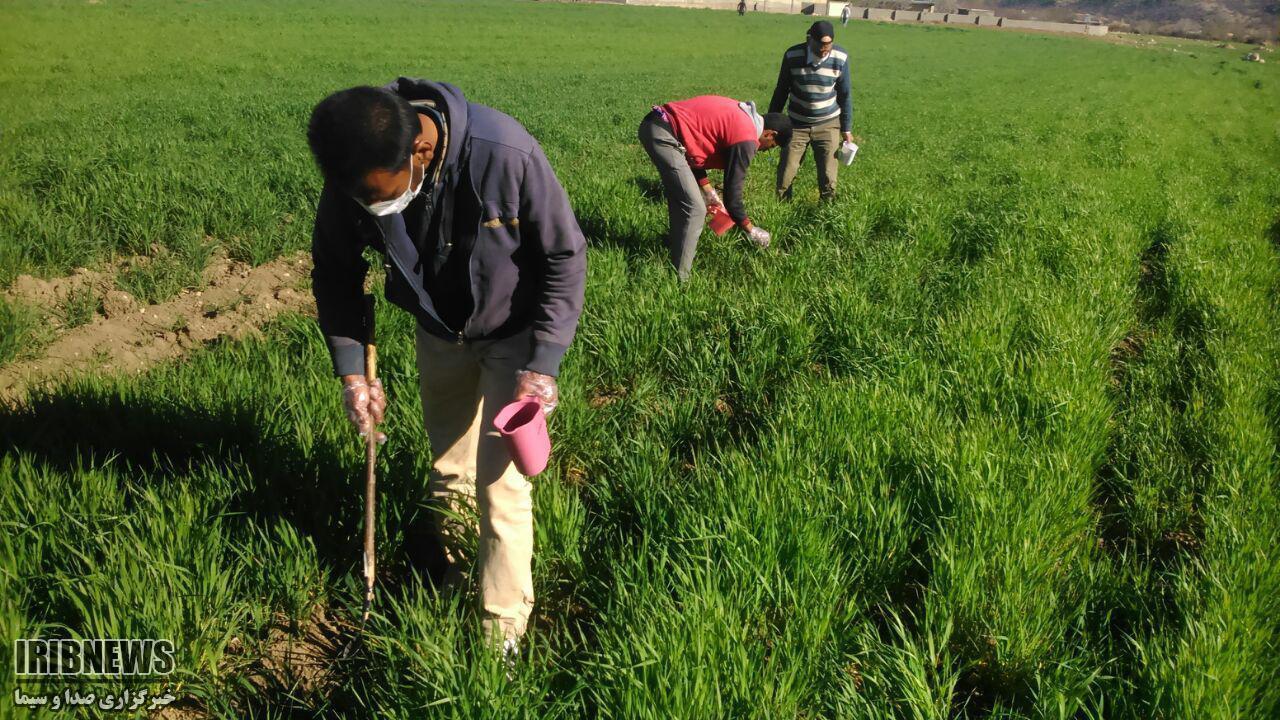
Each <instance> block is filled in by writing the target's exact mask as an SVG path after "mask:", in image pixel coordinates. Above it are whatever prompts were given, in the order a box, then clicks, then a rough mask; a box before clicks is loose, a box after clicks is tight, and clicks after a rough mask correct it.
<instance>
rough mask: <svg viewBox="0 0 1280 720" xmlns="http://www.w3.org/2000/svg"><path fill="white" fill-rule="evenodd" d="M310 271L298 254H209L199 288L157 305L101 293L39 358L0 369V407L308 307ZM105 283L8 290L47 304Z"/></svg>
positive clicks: (89, 279) (63, 281) (87, 275)
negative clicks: (100, 305)
mask: <svg viewBox="0 0 1280 720" xmlns="http://www.w3.org/2000/svg"><path fill="white" fill-rule="evenodd" d="M309 272H310V258H309V257H307V256H306V254H305V253H303V254H295V255H290V256H287V257H280V258H277V259H275V260H273V261H271V262H268V263H266V264H263V265H259V266H258V267H254V268H250V267H249V266H247V265H245V264H243V263H239V262H235V261H232V260H228V259H227V258H225V257H215V258H214V259H213V260H212V262H210V263H209V265H208V266H207V267H206V268H205V271H204V273H203V278H204V282H205V286H204V287H203V288H202V289H200V290H188V291H185V292H183V293H182V294H180V295H178V296H177V297H174V298H171V299H169V300H167V301H165V302H163V303H158V304H154V305H148V306H145V307H141V308H138V307H136V306H134V305H133V304H132V299H131V298H130V297H129V296H128V295H125V294H124V293H119V292H116V291H110V292H107V294H106V297H105V298H104V304H105V305H106V308H105V311H104V312H103V313H100V314H97V315H95V317H94V319H93V320H92V321H91V322H89V323H88V324H86V325H82V326H80V327H76V328H73V329H70V330H67V331H65V332H63V333H61V334H60V335H59V336H58V337H57V338H56V339H55V340H54V341H53V342H52V343H51V344H50V345H49V346H48V347H46V348H44V350H43V351H42V352H41V353H40V355H39V356H38V357H35V358H32V359H27V360H21V361H18V362H13V363H10V364H8V365H6V366H3V367H0V404H8V405H16V404H21V403H22V402H24V401H25V398H26V397H27V395H28V394H29V393H30V392H31V391H33V390H36V389H39V388H42V387H47V386H49V385H50V384H52V383H55V382H58V381H60V380H63V379H67V378H71V377H76V376H82V375H86V374H118V373H140V372H142V371H144V370H146V369H148V368H150V367H152V366H154V365H155V364H157V363H159V362H162V361H165V360H169V359H172V358H176V357H181V356H182V355H185V354H186V353H188V352H190V351H191V350H193V349H195V348H197V347H200V346H201V345H203V344H205V343H207V342H210V341H213V340H216V339H218V338H221V337H224V336H227V337H240V336H243V335H244V334H246V333H248V332H251V331H255V330H257V329H258V328H260V327H262V326H263V325H264V324H266V323H267V322H269V321H271V320H272V319H274V318H276V317H277V316H279V315H280V314H281V313H284V312H303V311H307V310H309V309H310V308H311V307H312V301H311V294H310V293H309V292H307V291H306V290H305V288H303V287H302V285H303V284H304V280H305V278H307V277H308V274H309ZM110 281H111V280H110V278H109V277H105V276H102V274H100V273H92V272H82V273H79V274H77V275H74V276H71V277H69V278H59V279H57V280H52V281H41V280H35V279H33V278H20V279H19V281H18V282H17V283H15V288H14V290H12V291H11V292H10V293H9V294H10V295H12V296H17V297H19V298H20V299H23V300H25V301H27V302H34V303H37V304H41V305H46V306H48V307H47V309H52V306H53V305H56V304H57V303H59V302H61V300H62V299H65V296H66V295H68V294H70V293H74V292H77V291H80V290H83V289H85V288H86V287H89V286H94V285H101V284H103V283H104V282H105V283H108V284H109V283H110ZM121 296H123V297H122V298H121Z"/></svg>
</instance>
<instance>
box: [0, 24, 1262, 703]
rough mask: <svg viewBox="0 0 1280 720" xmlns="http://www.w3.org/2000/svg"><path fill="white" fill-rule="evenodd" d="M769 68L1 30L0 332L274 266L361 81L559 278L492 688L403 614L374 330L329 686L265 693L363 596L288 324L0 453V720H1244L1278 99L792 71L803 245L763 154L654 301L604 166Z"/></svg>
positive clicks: (441, 30)
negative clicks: (514, 653)
mask: <svg viewBox="0 0 1280 720" xmlns="http://www.w3.org/2000/svg"><path fill="white" fill-rule="evenodd" d="M810 22H811V18H807V17H803V16H800V15H794V16H790V15H763V14H760V15H755V14H748V16H747V17H745V18H739V17H737V16H736V15H735V14H734V13H731V12H715V11H695V10H678V9H652V8H635V7H623V6H610V5H592V4H555V3H550V2H497V1H492V0H469V1H465V2H464V1H462V0H453V1H438V2H423V1H417V2H402V1H398V2H386V3H377V4H374V3H364V2H356V1H355V0H342V1H331V2H304V1H303V0H287V1H281V2H269V3H268V2H251V1H249V0H220V1H216V2H215V1H213V0H190V1H183V2H160V1H155V2H152V1H150V0H101V2H91V3H85V2H70V1H68V2H35V1H34V0H30V1H29V0H9V1H6V2H4V3H3V4H0V287H6V286H8V285H9V284H11V283H12V282H13V280H14V279H15V277H16V276H17V275H19V274H34V275H37V276H43V277H56V276H61V275H65V274H68V273H70V272H71V271H72V269H73V268H75V267H78V266H89V267H100V266H103V264H105V263H106V262H108V261H110V260H111V259H113V258H119V257H126V256H132V255H139V254H148V253H152V252H155V248H154V247H153V246H157V247H160V248H165V249H167V250H168V252H167V253H166V254H165V255H164V257H165V258H167V260H166V263H167V264H166V265H164V267H163V268H162V270H157V271H155V276H154V277H150V278H145V280H147V282H146V287H145V288H144V289H143V290H142V291H140V292H139V294H140V296H141V297H144V298H145V299H146V300H148V301H151V302H155V301H159V300H163V299H164V298H165V297H167V296H169V295H172V294H173V293H175V292H177V290H179V289H181V288H182V287H184V286H190V284H191V282H192V278H198V277H199V272H200V269H201V268H202V267H203V265H204V263H205V262H206V260H207V258H208V257H209V256H210V253H211V252H213V251H214V250H215V249H218V248H221V249H222V250H225V251H226V252H228V253H229V254H230V255H231V256H232V257H233V258H236V259H240V260H244V261H247V262H251V263H255V264H256V263H263V262H266V261H268V260H271V259H273V258H276V257H279V256H280V255H282V254H292V253H296V252H300V251H305V250H306V249H307V248H308V247H309V245H310V227H311V221H312V218H313V216H314V207H315V198H316V196H317V194H318V191H319V188H320V181H319V176H318V173H317V172H316V170H315V168H314V166H313V163H312V161H311V158H310V156H309V154H308V150H307V146H306V141H305V136H304V129H305V125H306V121H307V118H308V115H309V113H310V110H311V108H312V106H313V105H314V104H315V103H316V102H317V101H318V100H319V99H320V98H322V97H323V96H324V95H326V94H328V93H329V92H332V91H333V90H336V89H339V88H342V87H347V86H350V85H355V84H382V83H385V82H388V81H390V80H391V79H393V78H395V77H396V76H397V75H402V74H403V75H411V76H419V77H426V78H431V79H437V80H445V81H448V82H451V83H454V84H456V85H458V86H459V87H461V88H462V89H463V90H464V92H466V94H467V95H468V96H469V98H470V99H471V100H473V101H476V102H481V103H485V104H488V105H492V106H494V107H497V108H499V109H501V110H503V111H505V112H507V113H509V114H511V115H513V116H514V117H516V118H517V119H518V120H520V121H521V122H522V123H523V124H524V125H525V126H526V127H527V128H529V130H530V131H531V132H532V133H533V134H534V136H536V137H537V138H538V139H539V140H540V142H541V143H542V145H543V147H544V148H545V149H546V152H547V155H548V156H549V158H550V159H551V162H552V165H553V166H554V167H555V169H556V171H557V173H558V174H559V177H560V179H561V181H562V183H563V184H564V186H565V188H566V189H567V191H568V193H569V196H570V198H571V200H572V203H573V206H574V208H575V210H576V212H577V215H578V219H579V222H580V224H581V226H582V228H583V230H584V232H585V233H586V235H587V237H588V242H589V244H590V252H589V263H590V270H589V278H588V285H587V293H586V306H585V311H584V314H583V317H582V322H581V325H580V328H579V331H578V336H577V340H576V342H575V344H574V346H573V348H572V349H571V351H570V353H569V355H568V357H567V359H566V362H565V365H564V368H563V375H562V378H561V388H562V394H563V402H562V405H561V407H560V409H559V410H558V411H557V412H556V413H555V415H553V416H552V418H551V429H552V436H553V441H554V443H555V451H554V456H553V458H552V463H551V466H550V467H549V468H548V470H547V471H546V472H545V473H543V474H542V475H540V476H539V477H538V478H536V479H535V480H534V485H535V501H536V510H535V514H536V522H537V534H536V543H537V545H536V554H535V561H534V578H535V587H536V589H537V592H538V606H537V609H536V610H535V614H534V618H533V621H532V623H533V624H532V629H531V631H530V634H529V636H528V640H529V642H528V646H527V648H526V650H525V653H524V656H523V657H522V659H521V662H520V663H519V665H518V667H517V670H516V673H515V677H514V679H513V680H511V681H508V680H507V679H506V678H505V677H504V671H503V668H502V667H501V665H500V664H499V663H498V662H496V661H495V660H494V658H493V657H492V656H491V655H488V654H486V653H485V652H484V651H483V649H482V647H481V645H480V642H479V640H480V638H479V633H478V618H477V617H476V610H475V609H474V605H475V604H474V598H473V597H472V596H470V595H467V594H453V595H450V594H438V593H437V592H436V591H435V590H433V589H432V587H431V586H430V585H429V584H427V583H425V581H423V580H422V578H421V577H420V576H417V575H415V574H414V573H413V572H412V570H411V567H410V562H409V560H410V557H411V555H412V553H411V550H412V548H411V547H410V545H411V543H410V542H409V541H408V538H409V537H410V536H411V535H412V532H411V531H412V529H413V528H414V527H415V523H421V522H422V521H423V512H424V511H423V509H422V506H421V504H420V503H421V500H422V492H423V489H424V484H425V478H426V472H427V468H428V466H429V463H430V457H429V451H428V449H427V445H426V441H425V438H424V435H423V429H422V420H421V415H420V413H421V408H420V401H419V398H418V393H417V370H416V367H415V363H414V358H413V343H412V334H413V333H412V320H411V319H410V318H409V317H408V316H407V315H406V314H405V313H403V312H400V311H399V310H397V309H395V308H392V307H390V306H389V305H387V304H386V303H385V302H383V303H381V304H380V306H379V323H380V326H381V327H380V339H381V341H382V342H381V343H380V345H381V363H380V366H381V368H382V372H383V377H384V381H385V382H386V383H387V386H388V388H389V393H390V398H391V406H390V409H389V422H388V425H387V428H386V429H387V432H388V434H389V435H390V441H389V442H388V443H387V445H386V446H385V447H384V448H383V450H382V451H381V454H380V458H381V460H380V468H379V474H380V487H381V488H382V495H381V500H382V506H381V512H380V526H379V528H378V537H379V552H380V554H381V558H382V559H381V563H380V571H381V572H380V579H379V590H378V593H379V594H378V597H377V601H376V603H375V617H374V618H373V620H371V622H370V625H369V627H368V630H367V633H366V637H365V640H364V642H363V643H362V644H360V645H359V646H358V647H357V649H356V650H354V651H353V654H349V655H348V656H343V657H335V656H333V655H326V656H324V658H322V660H321V661H320V662H321V664H322V665H323V666H324V669H325V679H324V680H323V682H317V681H314V680H313V681H307V680H306V679H305V678H303V679H297V678H294V677H293V676H292V675H290V674H288V673H281V672H273V671H272V670H271V668H272V667H273V666H274V665H273V663H274V664H278V656H279V654H280V645H281V638H282V637H283V638H285V639H293V640H295V641H296V643H297V645H298V646H299V647H306V646H307V643H308V642H309V640H308V638H309V637H311V636H312V635H315V634H316V632H318V631H317V629H316V627H317V625H316V623H317V622H318V620H317V618H329V619H330V620H331V621H332V622H331V623H330V624H331V625H332V626H333V627H338V628H339V630H340V631H341V628H342V627H345V625H344V623H349V622H350V621H351V619H352V618H353V617H355V618H357V619H358V615H359V608H360V600H361V597H362V592H363V588H362V583H361V579H360V547H361V540H360V531H361V530H360V518H361V512H362V489H363V482H364V478H363V470H364V465H363V449H362V446H361V445H360V443H359V441H358V440H357V439H356V438H355V436H354V432H353V431H352V430H351V429H350V426H349V425H348V424H347V422H346V420H345V418H344V416H343V414H342V409H341V402H340V393H339V386H338V383H337V381H336V380H334V379H332V378H331V370H330V366H329V361H328V357H327V355H326V352H325V348H324V344H323V342H322V339H321V336H320V334H319V331H318V329H317V328H316V327H315V323H314V321H313V320H312V319H310V318H308V317H307V316H305V315H286V316H283V317H281V318H279V319H278V320H276V321H274V322H273V323H272V324H270V325H269V326H267V327H266V328H265V331H264V332H263V333H261V334H259V335H255V336H251V337H249V338H248V339H244V340H240V341H223V342H218V343H215V344H213V345H209V346H206V347H204V348H202V349H200V350H198V351H197V352H195V353H194V354H192V355H189V356H188V357H186V358H184V359H182V360H180V361H175V362H170V363H166V364H162V365H160V366H157V367H155V368H154V369H153V370H151V371H149V372H147V373H145V374H142V375H140V376H129V377H114V376H92V377H86V378H82V379H79V380H71V381H68V382H65V383H63V384H60V385H58V386H56V387H55V388H53V389H49V390H44V391H41V392H39V393H37V394H35V395H33V396H32V397H31V398H30V399H29V401H28V402H27V404H25V405H22V406H17V407H14V408H9V409H0V438H2V442H0V525H2V526H3V531H0V625H2V626H3V629H4V638H3V639H4V641H5V643H4V645H5V651H4V655H3V658H0V659H3V660H5V661H6V662H4V663H2V664H0V691H2V692H3V694H4V696H5V697H3V698H2V699H0V708H2V711H0V715H4V716H12V717H43V716H50V717H52V716H53V715H54V714H53V713H52V712H51V711H49V709H48V708H46V709H45V710H43V711H34V712H33V711H28V710H25V709H20V708H18V707H16V706H15V704H14V702H15V700H14V695H13V693H14V688H16V687H21V688H23V689H24V690H25V691H27V692H35V691H37V690H40V689H41V688H43V689H45V690H46V691H55V690H57V689H60V688H61V687H62V685H61V684H59V683H43V684H41V683H34V684H33V683H30V682H26V681H24V682H22V683H21V684H19V682H18V680H17V678H16V676H15V672H16V670H15V669H14V667H13V662H11V661H9V658H10V653H11V652H12V650H11V648H12V647H13V643H12V640H13V639H15V638H31V637H60V636H65V637H107V638H112V637H138V638H171V639H173V640H174V641H175V642H176V643H177V646H178V658H177V660H178V670H177V672H176V673H175V674H174V675H172V676H170V678H168V683H167V687H168V689H169V690H171V691H172V692H174V694H175V695H177V696H179V697H181V698H183V700H182V701H181V702H180V703H179V705H180V706H181V707H183V708H184V710H183V711H182V712H183V713H185V714H175V715H168V716H166V717H184V718H186V717H205V716H208V717H237V718H249V717H252V718H267V717H272V718H283V717H313V716H320V717H342V718H362V717H369V718H372V717H377V718H426V717H432V718H434V717H442V718H443V717H456V718H503V719H506V718H653V719H655V720H657V719H666V718H690V719H692V720H703V719H710V718H847V719H854V718H865V719H867V720H872V719H880V718H912V719H917V718H918V719H921V720H924V719H933V718H937V719H943V718H1142V719H1146V718H1160V719H1165V720H1180V719H1184V718H1185V719H1190V720H1199V719H1203V718H1209V719H1218V718H1222V719H1226V718H1239V719H1242V720H1243V719H1255V718H1256V719H1259V720H1263V719H1267V718H1276V717H1280V558H1277V556H1276V555H1275V554H1274V552H1275V550H1276V548H1277V547H1280V487H1278V481H1277V476H1278V475H1280V452H1278V449H1280V330H1278V328H1280V322H1278V321H1280V263H1278V261H1280V69H1277V67H1276V65H1275V63H1272V64H1266V65H1261V64H1257V63H1246V62H1242V61H1241V57H1240V56H1241V54H1242V51H1239V50H1233V49H1219V48H1216V47H1214V46H1212V45H1210V44H1207V43H1201V44H1197V43H1192V42H1189V41H1176V42H1175V41H1162V42H1159V43H1157V44H1155V45H1151V46H1145V47H1137V46H1134V45H1132V44H1123V43H1117V42H1114V41H1110V40H1105V39H1104V40H1096V39H1083V38H1067V37H1056V36H1049V35H1035V34H1019V33H1014V32H999V31H983V30H981V29H971V30H966V29H960V28H945V27H924V26H913V27H907V26H892V25H888V24H884V25H881V24H873V23H865V22H862V23H858V22H855V23H851V24H850V25H849V26H848V27H847V28H839V27H837V38H836V41H837V43H838V44H841V45H843V46H844V47H845V48H847V49H848V51H849V53H850V63H851V69H852V77H853V90H854V108H855V109H854V132H855V133H856V134H858V135H859V136H861V138H862V150H861V152H860V153H859V156H858V159H857V160H856V161H855V162H854V164H853V165H852V166H851V167H849V168H844V169H842V173H841V180H840V197H839V200H838V202H837V203H835V204H834V205H828V206H819V205H818V203H817V188H816V183H815V180H814V173H813V165H812V161H811V160H806V162H805V165H804V166H803V167H802V170H801V174H800V179H799V181H798V183H797V188H796V190H797V198H796V200H795V201H794V202H792V203H790V204H781V203H779V202H777V201H776V200H774V199H773V175H774V172H775V169H776V167H777V154H776V153H768V154H762V155H761V156H760V157H759V158H758V159H757V161H756V163H755V164H754V165H753V167H752V170H751V176H750V179H749V181H748V186H747V207H748V210H749V211H750V213H751V215H752V217H753V219H755V220H756V221H757V222H758V223H759V224H760V225H761V226H762V227H765V228H767V229H768V230H770V231H771V232H773V233H774V238H775V239H774V244H773V247H772V248H770V249H768V250H764V251H761V250H758V249H756V248H754V247H753V246H751V245H750V243H749V242H748V241H747V240H745V239H744V238H743V237H741V236H740V235H739V234H737V233H736V232H731V233H729V234H728V235H726V236H725V237H723V238H716V237H714V236H712V235H711V234H710V233H709V232H708V233H706V234H704V236H703V240H702V243H701V246H700V247H699V254H698V257H697V260H696V262H695V265H694V277H693V279H692V280H691V281H690V282H689V283H688V284H687V285H683V286H682V285H680V284H679V283H678V282H677V281H676V280H675V277H674V273H673V272H672V271H671V269H670V267H669V264H668V262H667V259H666V254H665V250H664V249H663V248H662V246H661V243H660V237H661V236H662V234H663V233H664V231H665V224H666V211H665V205H664V203H663V201H662V199H661V190H660V186H659V184H658V177H657V173H656V171H655V170H654V169H653V167H652V165H651V164H650V163H649V161H648V159H647V157H646V156H645V154H644V152H643V150H642V148H641V147H640V146H639V144H638V142H637V140H636V126H637V125H638V124H639V122H640V120H641V118H642V117H643V116H644V115H645V114H646V113H647V112H648V110H649V107H650V106H651V105H653V104H654V103H658V102H664V101H667V100H672V99H680V98H684V97H688V96H692V95H697V94H705V93H715V94H724V95H730V96H733V97H735V98H739V99H744V100H745V99H751V100H755V101H756V102H757V103H760V104H767V102H768V98H769V95H770V93H771V92H772V89H773V83H774V81H775V79H776V77H777V70H778V63H779V60H780V58H781V54H782V52H783V50H784V49H785V48H786V47H787V46H789V45H790V44H793V43H796V42H800V41H801V40H802V39H803V33H804V31H805V29H806V28H807V26H808V24H809V23H810ZM134 280H135V281H137V279H136V278H135V279H134ZM122 281H123V280H122ZM35 312H36V311H35V310H33V309H31V308H24V307H21V306H20V305H19V304H17V303H10V302H5V303H0V335H2V337H0V360H9V359H12V358H15V357H23V356H24V354H25V355H27V356H30V355H31V354H32V353H35V354H36V355H37V356H38V342H39V339H38V338H39V334H40V328H39V325H40V323H39V321H38V320H37V319H36V318H37V315H36V314H33V313H35ZM273 658H274V659H273ZM91 687H92V686H91ZM100 687H101V688H117V689H118V688H122V687H131V688H135V689H136V688H140V687H146V688H150V689H151V690H152V691H153V692H158V691H160V690H162V689H164V688H165V687H166V683H164V682H161V681H154V680H153V681H149V682H134V683H123V684H122V683H115V684H111V683H105V684H101V685H100ZM92 713H94V714H100V715H103V716H107V715H109V713H105V712H103V711H100V710H93V711H92ZM111 716H112V717H115V716H116V715H111Z"/></svg>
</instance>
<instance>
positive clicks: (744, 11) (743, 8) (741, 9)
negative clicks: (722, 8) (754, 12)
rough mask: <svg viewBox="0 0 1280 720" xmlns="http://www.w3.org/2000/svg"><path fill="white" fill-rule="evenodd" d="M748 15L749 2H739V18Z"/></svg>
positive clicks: (745, 0)
mask: <svg viewBox="0 0 1280 720" xmlns="http://www.w3.org/2000/svg"><path fill="white" fill-rule="evenodd" d="M746 14H747V0H738V17H742V16H743V15H746Z"/></svg>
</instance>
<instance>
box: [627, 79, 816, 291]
mask: <svg viewBox="0 0 1280 720" xmlns="http://www.w3.org/2000/svg"><path fill="white" fill-rule="evenodd" d="M639 135H640V143H641V144H642V145H644V149H645V151H646V152H647V153H649V158H650V159H651V160H653V164H654V165H655V166H657V168H658V175H659V176H660V177H661V178H662V189H663V193H664V194H665V195H666V197H667V217H668V219H669V220H670V221H671V229H670V231H669V232H668V235H667V249H668V250H669V251H670V252H671V263H672V264H673V265H675V267H676V274H677V275H678V276H679V277H680V279H681V280H688V279H689V270H690V268H691V267H692V266H693V255H694V253H695V252H696V250H697V247H698V236H699V235H700V234H702V227H703V225H704V224H706V219H707V215H708V213H714V212H716V210H718V209H720V208H721V207H723V208H724V209H725V210H726V211H727V212H728V213H729V216H730V217H731V218H733V221H734V224H736V225H737V226H738V227H739V228H740V229H741V230H742V231H743V232H744V233H746V234H747V236H748V237H750V238H751V239H752V240H753V241H754V242H755V243H756V244H757V245H759V246H760V247H762V248H765V247H769V233H768V232H767V231H765V230H764V228H760V227H757V226H756V225H754V224H752V222H751V219H750V218H749V217H747V211H746V208H745V206H744V205H743V203H742V186H743V182H744V181H745V180H746V177H747V168H748V167H749V166H750V165H751V159H752V158H754V157H755V154H756V152H757V151H759V150H769V149H771V148H775V147H777V146H778V145H779V144H780V143H781V144H785V143H786V142H787V141H788V140H789V139H790V137H791V120H790V118H788V117H787V116H786V115H783V114H782V113H769V114H768V115H761V114H760V113H759V112H757V111H756V106H755V103H752V102H739V101H737V100H734V99H733V98H727V97H721V96H719V95H700V96H698V97H694V98H689V99H688V100H678V101H675V102H669V103H666V104H665V105H655V106H654V108H653V111H652V112H650V113H649V114H648V115H647V116H645V118H644V120H643V121H642V122H641V123H640V130H639ZM707 170H723V171H724V194H725V198H726V200H725V201H724V202H723V203H722V202H721V200H720V197H719V195H717V194H716V191H715V188H713V187H712V186H711V181H710V180H709V179H708V178H707Z"/></svg>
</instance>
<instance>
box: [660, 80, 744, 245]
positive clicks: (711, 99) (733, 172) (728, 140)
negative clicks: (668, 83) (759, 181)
mask: <svg viewBox="0 0 1280 720" xmlns="http://www.w3.org/2000/svg"><path fill="white" fill-rule="evenodd" d="M662 109H663V110H665V111H666V112H667V117H669V118H670V120H671V129H672V131H673V132H675V136H676V138H677V139H678V140H679V141H680V143H681V144H682V145H684V148H685V158H686V159H687V160H688V161H689V167H691V168H693V176H694V177H695V178H697V180H698V184H699V185H706V184H708V183H710V182H711V181H710V180H708V179H707V170H708V169H711V170H724V194H725V197H724V205H725V209H726V210H727V211H728V212H729V217H731V218H733V221H734V222H735V223H737V224H738V226H739V227H742V228H744V229H745V228H750V227H751V219H750V218H748V217H747V209H746V207H745V205H744V204H743V202H742V188H743V185H744V184H745V182H746V179H747V167H749V166H750V165H751V159H752V158H753V157H755V154H756V150H758V149H759V147H760V135H759V133H757V132H756V126H755V124H754V123H752V122H751V117H750V116H749V115H747V113H745V112H743V110H742V108H741V107H739V106H738V101H737V100H734V99H733V98H727V97H721V96H719V95H699V96H698V97H694V98H689V99H688V100H676V101H675V102H669V103H667V104H666V105H663V106H662Z"/></svg>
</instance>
